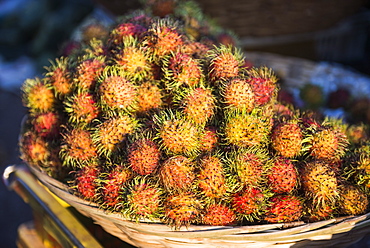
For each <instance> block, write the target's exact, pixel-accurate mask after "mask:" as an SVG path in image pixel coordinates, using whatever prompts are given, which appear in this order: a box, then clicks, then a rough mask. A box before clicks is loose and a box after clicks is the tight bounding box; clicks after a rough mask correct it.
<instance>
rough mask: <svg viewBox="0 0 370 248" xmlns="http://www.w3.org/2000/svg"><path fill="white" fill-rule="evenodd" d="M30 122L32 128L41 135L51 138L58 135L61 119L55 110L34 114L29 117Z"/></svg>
mask: <svg viewBox="0 0 370 248" xmlns="http://www.w3.org/2000/svg"><path fill="white" fill-rule="evenodd" d="M31 122H32V126H33V129H34V130H35V132H36V133H37V134H38V135H40V136H41V137H45V138H50V139H53V138H57V137H58V136H59V135H60V124H61V122H62V120H61V117H60V116H59V115H58V113H57V112H47V113H40V114H36V115H35V116H33V117H31Z"/></svg>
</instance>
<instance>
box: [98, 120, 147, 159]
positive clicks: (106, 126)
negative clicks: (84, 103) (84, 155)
mask: <svg viewBox="0 0 370 248" xmlns="http://www.w3.org/2000/svg"><path fill="white" fill-rule="evenodd" d="M139 127H140V125H139V122H138V120H137V119H136V118H134V117H131V116H129V115H127V114H119V115H115V116H113V117H110V118H109V119H106V120H103V121H101V122H100V123H98V124H97V126H96V127H94V130H93V134H92V139H93V143H94V144H95V145H96V147H97V151H98V154H99V155H101V156H105V157H110V156H111V155H112V154H113V153H115V152H118V151H120V150H121V149H122V146H123V145H124V141H125V140H126V139H127V136H128V135H130V134H132V133H134V132H135V130H137V129H138V128H139Z"/></svg>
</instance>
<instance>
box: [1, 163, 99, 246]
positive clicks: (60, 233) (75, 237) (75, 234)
mask: <svg viewBox="0 0 370 248" xmlns="http://www.w3.org/2000/svg"><path fill="white" fill-rule="evenodd" d="M3 180H4V183H5V185H6V186H7V187H8V188H9V189H12V190H14V191H16V192H17V193H18V195H20V196H21V197H22V199H23V200H24V201H25V202H26V203H28V204H29V205H30V206H31V207H32V209H33V210H35V211H39V212H42V214H44V213H45V214H46V215H47V217H48V219H49V220H51V222H52V226H53V227H55V228H52V229H53V230H52V232H53V234H54V235H55V236H56V237H57V238H58V242H60V243H62V245H63V247H78V248H80V247H81V248H82V247H89V248H90V247H93V248H95V247H97V248H100V247H102V246H101V245H100V244H99V242H98V241H97V240H96V239H95V238H94V237H93V236H92V235H91V234H90V233H89V232H88V231H87V230H86V228H85V227H84V226H83V225H82V224H81V223H80V222H79V221H78V220H77V219H76V217H75V216H73V214H72V213H71V212H69V211H68V210H67V209H66V208H64V207H63V206H62V205H61V204H60V203H59V202H58V201H57V200H56V199H55V198H54V197H53V196H52V195H51V194H50V193H49V192H48V191H47V190H46V189H45V188H43V187H42V186H41V185H40V183H39V182H38V181H37V180H36V179H35V177H34V176H33V175H32V174H31V173H30V172H29V171H28V169H27V168H26V167H25V166H21V165H12V166H8V167H7V168H6V169H5V171H4V174H3Z"/></svg>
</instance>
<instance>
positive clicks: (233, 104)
mask: <svg viewBox="0 0 370 248" xmlns="http://www.w3.org/2000/svg"><path fill="white" fill-rule="evenodd" d="M220 91H221V96H222V102H223V104H224V105H225V108H227V109H231V110H237V111H243V112H247V113H250V112H251V111H252V110H253V109H254V108H255V105H256V103H255V94H254V91H253V89H252V87H251V85H250V84H249V83H248V82H247V80H246V78H243V77H237V78H233V79H230V80H227V81H225V82H223V83H222V85H221V88H220Z"/></svg>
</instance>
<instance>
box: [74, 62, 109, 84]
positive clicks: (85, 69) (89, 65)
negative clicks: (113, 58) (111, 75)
mask: <svg viewBox="0 0 370 248" xmlns="http://www.w3.org/2000/svg"><path fill="white" fill-rule="evenodd" d="M105 60H106V58H105V57H104V56H99V57H91V56H83V57H82V58H81V59H80V60H79V61H78V64H77V65H76V71H75V74H74V77H73V85H74V87H77V88H79V89H81V90H86V91H90V90H93V89H94V88H95V84H96V82H97V80H98V78H99V76H100V74H101V73H102V72H103V70H104V67H105V66H106V64H105Z"/></svg>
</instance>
